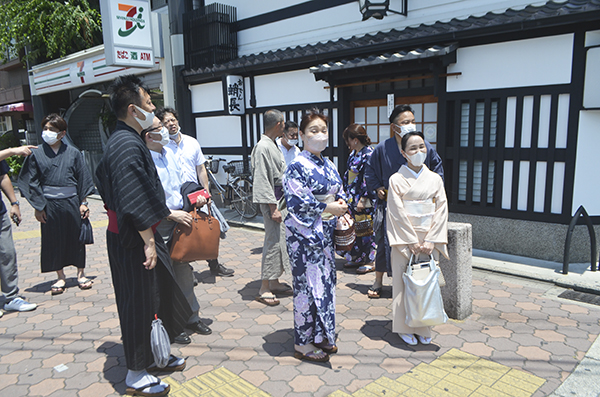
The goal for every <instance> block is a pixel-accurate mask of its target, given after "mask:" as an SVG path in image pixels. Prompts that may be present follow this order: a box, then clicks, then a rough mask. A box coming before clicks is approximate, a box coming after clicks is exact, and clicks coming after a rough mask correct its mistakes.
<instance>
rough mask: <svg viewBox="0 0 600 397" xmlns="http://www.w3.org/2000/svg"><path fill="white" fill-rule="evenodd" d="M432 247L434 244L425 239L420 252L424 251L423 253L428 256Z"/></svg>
mask: <svg viewBox="0 0 600 397" xmlns="http://www.w3.org/2000/svg"><path fill="white" fill-rule="evenodd" d="M433 247H434V244H433V243H432V242H430V241H425V242H424V243H423V244H422V245H421V252H422V253H424V254H425V255H427V256H429V255H431V253H432V252H433Z"/></svg>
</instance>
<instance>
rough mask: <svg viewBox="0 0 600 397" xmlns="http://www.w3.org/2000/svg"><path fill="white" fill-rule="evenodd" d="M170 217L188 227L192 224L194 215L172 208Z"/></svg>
mask: <svg viewBox="0 0 600 397" xmlns="http://www.w3.org/2000/svg"><path fill="white" fill-rule="evenodd" d="M168 219H170V220H172V221H175V222H177V223H181V224H183V225H186V226H187V227H190V226H192V215H190V214H189V213H187V212H185V211H182V210H171V215H169V217H168Z"/></svg>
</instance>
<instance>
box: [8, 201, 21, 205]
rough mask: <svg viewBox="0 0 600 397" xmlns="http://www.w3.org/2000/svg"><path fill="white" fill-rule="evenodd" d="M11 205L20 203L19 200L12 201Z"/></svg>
mask: <svg viewBox="0 0 600 397" xmlns="http://www.w3.org/2000/svg"><path fill="white" fill-rule="evenodd" d="M10 205H20V203H19V200H17V201H15V202H14V203H10Z"/></svg>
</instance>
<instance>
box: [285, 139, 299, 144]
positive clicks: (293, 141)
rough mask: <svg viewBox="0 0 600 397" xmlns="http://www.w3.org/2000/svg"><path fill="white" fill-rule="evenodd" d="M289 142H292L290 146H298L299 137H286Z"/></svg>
mask: <svg viewBox="0 0 600 397" xmlns="http://www.w3.org/2000/svg"><path fill="white" fill-rule="evenodd" d="M286 140H287V143H289V144H290V146H296V145H297V144H298V140H297V139H286Z"/></svg>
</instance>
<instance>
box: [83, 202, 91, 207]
mask: <svg viewBox="0 0 600 397" xmlns="http://www.w3.org/2000/svg"><path fill="white" fill-rule="evenodd" d="M81 205H85V206H86V207H89V205H88V202H87V201H83V202H82V203H81Z"/></svg>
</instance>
